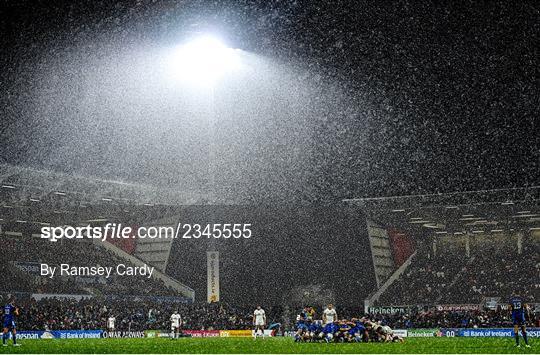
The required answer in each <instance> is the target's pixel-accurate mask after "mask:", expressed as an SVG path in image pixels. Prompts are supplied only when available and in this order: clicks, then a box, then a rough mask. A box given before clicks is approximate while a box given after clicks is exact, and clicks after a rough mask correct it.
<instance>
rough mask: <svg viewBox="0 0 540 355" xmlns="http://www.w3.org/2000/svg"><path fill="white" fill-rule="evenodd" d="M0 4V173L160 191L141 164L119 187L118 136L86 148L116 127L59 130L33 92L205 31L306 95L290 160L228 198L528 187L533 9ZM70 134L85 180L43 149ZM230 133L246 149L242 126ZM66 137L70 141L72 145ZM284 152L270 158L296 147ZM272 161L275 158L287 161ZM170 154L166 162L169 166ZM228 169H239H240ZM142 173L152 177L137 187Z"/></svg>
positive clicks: (64, 126) (268, 129)
mask: <svg viewBox="0 0 540 355" xmlns="http://www.w3.org/2000/svg"><path fill="white" fill-rule="evenodd" d="M0 4H1V5H0V14H1V17H0V31H1V32H2V34H3V35H2V36H1V37H0V44H1V46H2V51H1V52H0V66H1V68H2V71H1V73H0V81H1V83H2V85H1V88H0V93H1V94H0V115H1V120H2V121H1V122H2V123H1V125H0V161H1V162H3V163H8V164H12V165H23V166H30V167H36V168H41V169H53V170H56V171H62V172H66V173H69V174H89V171H92V172H93V173H92V174H89V175H93V176H96V177H105V178H117V179H124V180H129V181H137V182H143V183H148V184H156V185H167V186H174V185H175V184H176V183H177V180H175V179H174V178H171V176H168V175H163V173H160V171H161V170H160V169H159V168H156V166H154V165H152V163H147V164H146V165H145V166H144V169H143V168H140V167H138V168H137V169H134V170H133V171H131V172H129V173H125V171H126V170H127V169H116V170H115V169H114V167H115V166H117V163H118V161H126V160H129V159H134V158H133V157H132V156H131V155H130V154H129V149H130V148H129V147H128V148H125V147H124V149H125V150H126V151H127V152H125V151H121V150H120V149H119V148H118V147H119V146H115V145H113V146H112V148H107V147H110V141H116V140H118V137H115V136H113V137H107V139H101V138H99V139H98V138H97V137H98V135H97V134H95V133H96V132H99V131H100V130H102V129H104V128H105V129H106V128H111V129H114V130H118V127H119V126H121V124H119V123H110V126H107V125H105V126H104V124H105V123H104V121H99V124H95V125H89V124H88V123H87V121H85V119H86V117H87V116H86V113H85V112H82V113H81V112H78V111H77V110H76V109H73V108H72V106H70V105H72V101H70V100H65V101H62V102H58V103H57V104H58V105H59V106H62V110H58V111H55V112H56V115H58V116H62V117H61V118H58V119H56V118H55V119H53V118H51V119H50V120H49V119H47V120H44V118H43V116H39V115H37V114H36V112H37V111H39V110H43V107H42V106H43V105H42V101H39V100H37V99H36V94H35V93H36V87H41V86H43V80H44V79H43V78H44V77H45V76H44V75H45V74H47V73H50V72H52V71H54V68H55V66H58V65H63V64H62V63H65V62H77V63H83V62H84V57H85V55H84V53H90V54H89V57H90V58H93V59H95V58H98V57H100V55H101V54H95V53H98V52H99V53H105V55H107V53H109V52H117V51H119V49H118V48H120V47H121V48H124V49H126V50H132V49H133V48H137V47H138V46H142V47H145V46H167V45H171V44H174V43H175V42H177V41H179V39H180V38H183V37H184V36H185V35H186V34H189V33H190V31H205V30H211V31H214V32H219V33H220V34H222V35H223V37H224V38H226V39H227V41H228V43H230V44H231V45H232V46H234V47H237V48H241V49H242V50H245V51H247V52H250V53H254V54H256V55H259V56H261V57H264V58H270V59H271V60H273V61H274V62H276V63H283V64H284V65H286V66H288V67H290V68H292V69H291V71H292V72H294V73H304V74H301V75H302V80H304V79H305V80H307V82H310V83H312V84H313V83H316V84H318V85H314V86H317V90H315V91H311V92H317V93H318V94H314V95H313V96H311V97H309V100H307V102H308V103H309V104H308V106H311V105H312V107H317V109H313V110H310V109H309V108H310V107H308V109H307V110H305V111H306V113H303V115H304V119H303V121H301V122H306V124H305V125H304V126H303V128H305V129H306V132H307V133H306V134H307V135H308V136H309V137H308V138H309V139H307V138H306V142H307V143H302V146H301V147H302V148H303V149H305V150H304V155H303V156H302V158H301V160H299V162H294V163H290V162H289V163H287V164H280V163H279V164H278V163H276V162H273V163H272V164H269V165H268V164H266V163H260V164H259V165H257V162H255V163H253V164H254V167H253V168H251V167H250V166H251V165H250V164H251V163H250V164H247V163H246V165H245V169H246V170H245V171H246V174H244V175H250V174H251V175H250V176H255V175H258V174H261V175H259V176H258V177H259V178H256V177H250V180H249V181H248V182H247V183H245V181H244V180H238V181H237V180H235V181H234V182H231V181H228V180H227V181H222V183H223V186H226V187H223V189H224V190H227V191H229V193H231V194H233V195H240V196H242V198H244V197H245V199H246V200H248V201H249V200H272V199H273V198H274V197H275V194H274V192H275V191H277V190H283V191H286V193H283V194H282V195H280V194H277V197H276V198H277V199H290V200H299V201H309V202H315V201H335V200H338V199H342V198H351V197H363V196H392V195H399V194H417V193H427V192H431V193H433V192H449V191H465V190H475V189H491V188H507V187H519V186H530V185H537V184H538V183H540V169H539V168H540V163H539V162H540V134H539V133H538V132H540V129H539V128H540V127H539V126H540V119H539V117H540V94H539V93H540V87H539V83H540V80H539V79H540V78H539V68H540V66H539V64H540V63H539V58H540V56H539V52H538V51H539V48H540V3H539V2H536V1H530V2H525V1H517V2H507V1H497V2H483V1H475V2H473V1H464V2H459V3H458V2H447V3H440V2H422V3H421V4H420V3H419V2H413V1H395V2H390V1H385V2H380V1H372V2H368V1H350V2H347V1H332V2H328V3H326V4H325V3H323V2H317V1H313V2H312V1H305V2H302V1H260V2H248V1H213V2H210V1H208V2H207V1H183V2H179V3H176V2H173V1H149V0H139V1H126V2H122V4H121V5H120V4H115V3H114V2H112V1H67V0H66V1H44V0H43V1H41V0H40V1H37V0H32V1H7V0H2V1H0ZM74 48H77V50H76V51H74V50H73V49H74ZM96 51H97V52H96ZM59 63H60V64H59ZM44 73H45V74H44ZM63 73H64V74H65V73H66V72H65V71H64V72H63ZM70 75H71V74H70ZM79 75H85V69H84V67H82V68H79V69H78V72H77V73H74V74H73V76H74V80H75V81H78V80H79V78H80V76H79ZM299 75H300V74H299ZM59 80H60V82H61V81H62V76H61V77H60V79H59ZM54 85H59V83H58V82H56V83H55V84H54ZM81 85H82V84H81ZM60 86H61V85H60ZM84 93H85V91H84V90H82V89H81V91H77V95H79V96H78V99H80V100H84V99H85V97H84V95H85V94H84ZM41 94H43V92H41ZM223 101H224V102H225V101H226V99H223ZM36 107H37V108H39V110H38V109H37V108H36ZM46 112H50V111H46ZM74 112H75V113H77V115H78V116H77V118H76V119H75V118H73V117H74V115H75V114H74ZM302 112H304V111H302ZM230 115H231V116H232V115H234V113H232V114H230ZM55 117H56V116H55ZM88 120H89V121H91V120H92V118H91V117H88ZM66 122H67V123H66ZM92 122H98V121H97V120H95V121H92ZM298 122H300V121H295V125H296V124H298ZM294 127H296V126H294ZM290 128H291V126H289V125H286V127H282V126H280V127H278V128H275V127H273V126H271V125H269V126H265V127H264V128H262V129H261V131H260V132H262V133H261V134H264V137H263V138H261V141H266V140H267V141H268V142H271V141H272V139H273V138H274V135H273V131H272V130H273V129H275V130H276V131H275V132H276V135H277V133H279V131H280V129H287V130H290ZM79 131H84V132H90V133H91V134H90V136H91V137H93V138H91V139H90V140H89V142H88V143H87V144H88V146H89V148H87V149H86V150H85V153H84V154H85V156H86V157H87V158H88V160H89V161H92V163H91V164H90V163H89V165H86V166H83V165H81V163H80V161H78V160H80V157H79V156H77V155H69V154H66V153H65V152H70V151H74V150H75V151H76V150H78V149H79V147H78V146H73V145H69V146H65V147H64V148H63V149H64V150H57V145H58V144H59V141H60V140H61V139H62V138H63V137H69V134H67V135H66V133H73V132H79ZM246 132H247V133H246V136H249V137H250V138H253V137H256V135H255V133H254V132H257V131H255V130H254V128H251V129H250V128H246ZM260 132H258V133H260ZM78 134H79V133H77V134H74V137H76V138H77V137H78V138H80V136H79V135H78ZM130 134H133V133H130ZM224 134H225V133H224ZM302 137H304V136H303V135H302ZM178 138H179V139H183V137H178ZM288 138H289V140H285V141H284V142H282V143H283V144H284V145H285V146H288V145H291V144H295V143H293V142H296V141H297V138H298V137H292V136H291V137H288ZM92 139H94V140H93V141H92ZM165 139H171V140H172V139H174V137H173V136H170V137H169V136H166V137H165ZM261 144H263V143H261ZM264 144H266V145H263V148H264V149H263V148H261V149H262V150H261V151H263V152H265V153H264V154H262V153H261V154H260V155H257V160H260V161H263V162H265V161H268V159H270V157H271V156H276V151H275V149H277V148H275V147H273V146H271V147H272V149H269V148H268V147H270V145H269V144H270V143H264ZM108 149H109V150H112V151H109V150H108ZM134 149H135V148H134ZM280 149H282V150H280V151H279V154H283V156H285V155H286V153H287V147H281V148H280ZM181 151H183V150H180V151H173V152H169V153H170V154H171V155H170V156H171V157H172V156H175V155H176V154H180V153H178V152H181ZM58 152H61V153H58ZM148 154H149V155H148V156H143V158H142V159H146V158H147V159H149V160H152V159H151V158H152V154H155V156H158V155H159V156H160V157H163V158H162V159H161V160H159V164H158V163H156V164H157V165H160V166H162V165H167V159H168V158H167V157H168V155H166V154H165V155H163V152H161V151H156V152H153V153H148ZM231 154H232V153H231ZM279 154H278V155H277V156H281V155H279ZM135 155H137V154H135ZM235 156H236V157H238V156H239V153H236V155H235ZM52 157H54V158H52ZM62 157H65V159H64V158H62ZM243 157H244V158H241V159H244V160H246V161H248V160H250V159H251V158H252V157H253V156H252V155H247V156H243ZM288 164H290V165H288ZM97 166H104V168H103V169H96V167H97ZM249 169H253V170H249ZM122 170H123V171H124V172H123V171H122ZM146 170H150V171H157V173H156V174H157V175H152V174H146V173H144V174H143V173H141V174H138V173H137V171H146ZM195 175H196V174H195ZM162 177H163V178H162ZM259 180H264V183H263V182H261V181H259ZM239 181H240V182H239ZM268 181H270V182H268ZM234 184H237V185H234ZM238 186H241V187H238Z"/></svg>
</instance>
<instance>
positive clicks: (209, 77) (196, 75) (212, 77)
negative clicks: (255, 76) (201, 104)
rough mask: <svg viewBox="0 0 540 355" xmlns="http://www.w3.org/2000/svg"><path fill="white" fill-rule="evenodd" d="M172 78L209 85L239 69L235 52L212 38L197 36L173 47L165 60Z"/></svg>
mask: <svg viewBox="0 0 540 355" xmlns="http://www.w3.org/2000/svg"><path fill="white" fill-rule="evenodd" d="M169 65H170V67H171V69H172V73H173V75H174V76H175V77H176V78H177V79H178V80H180V81H186V82H190V83H192V84H197V85H202V86H212V85H213V84H214V83H215V82H216V81H217V80H218V79H219V78H220V77H221V76H223V75H224V74H226V73H229V72H232V71H234V70H235V69H237V68H239V66H240V56H239V51H238V50H236V49H233V48H229V47H227V46H226V45H225V44H223V42H221V41H220V40H219V39H218V38H216V37H213V36H202V37H198V38H196V39H194V40H192V41H190V42H188V43H186V44H184V45H181V46H179V47H177V48H176V49H175V50H174V51H173V52H172V53H171V56H170V58H169Z"/></svg>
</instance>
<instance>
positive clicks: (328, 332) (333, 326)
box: [322, 321, 339, 343]
mask: <svg viewBox="0 0 540 355" xmlns="http://www.w3.org/2000/svg"><path fill="white" fill-rule="evenodd" d="M338 331H339V324H338V321H335V322H333V323H327V324H326V325H325V326H324V327H323V330H322V333H323V337H324V340H326V342H327V343H329V342H330V341H332V340H333V339H334V337H335V336H336V334H337V332H338Z"/></svg>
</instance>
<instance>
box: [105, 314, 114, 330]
mask: <svg viewBox="0 0 540 355" xmlns="http://www.w3.org/2000/svg"><path fill="white" fill-rule="evenodd" d="M114 323H116V318H115V316H113V315H112V314H111V315H110V316H109V318H108V319H107V330H108V331H109V332H114Z"/></svg>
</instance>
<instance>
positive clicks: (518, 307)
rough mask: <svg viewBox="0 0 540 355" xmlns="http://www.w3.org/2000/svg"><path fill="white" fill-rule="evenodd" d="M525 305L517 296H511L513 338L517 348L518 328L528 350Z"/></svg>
mask: <svg viewBox="0 0 540 355" xmlns="http://www.w3.org/2000/svg"><path fill="white" fill-rule="evenodd" d="M525 307H526V305H525V303H524V302H523V299H522V298H521V297H519V296H517V295H513V296H512V298H511V299H510V309H511V310H512V323H514V337H515V338H516V346H517V347H518V348H519V347H520V345H519V328H521V334H522V335H523V340H524V341H525V346H526V347H527V348H530V347H531V346H530V345H529V341H528V339H527V330H526V329H525Z"/></svg>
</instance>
